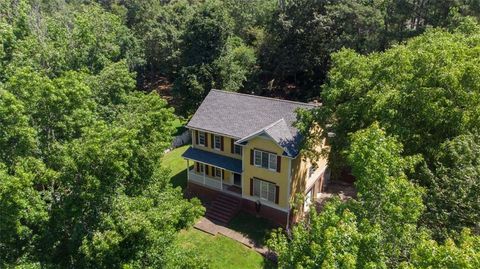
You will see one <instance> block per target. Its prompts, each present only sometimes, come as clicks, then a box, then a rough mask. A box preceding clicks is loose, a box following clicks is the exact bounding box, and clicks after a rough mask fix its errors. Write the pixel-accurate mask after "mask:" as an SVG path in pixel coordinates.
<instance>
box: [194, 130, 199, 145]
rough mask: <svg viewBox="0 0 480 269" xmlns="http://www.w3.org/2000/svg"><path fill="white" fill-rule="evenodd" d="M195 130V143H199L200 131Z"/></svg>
mask: <svg viewBox="0 0 480 269" xmlns="http://www.w3.org/2000/svg"><path fill="white" fill-rule="evenodd" d="M194 132H195V144H197V145H198V131H194Z"/></svg>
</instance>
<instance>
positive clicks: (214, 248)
mask: <svg viewBox="0 0 480 269" xmlns="http://www.w3.org/2000/svg"><path fill="white" fill-rule="evenodd" d="M188 147H189V145H186V146H183V147H180V148H176V149H174V150H172V151H170V152H168V153H167V154H165V156H164V157H163V160H162V162H163V165H164V166H165V167H168V168H170V169H171V173H172V179H171V182H172V184H173V185H174V186H180V187H182V188H183V189H184V188H185V187H186V185H187V171H186V168H187V162H186V161H185V160H184V159H183V158H182V154H183V153H184V152H185V150H187V148H188ZM229 227H230V228H231V229H234V230H237V231H238V232H241V233H245V234H248V235H249V236H251V237H252V239H254V240H259V242H261V243H262V242H263V240H264V237H265V234H266V232H265V231H266V229H267V227H269V226H268V223H267V222H266V221H265V220H262V219H256V218H255V216H250V215H248V214H242V213H241V214H239V215H238V216H237V217H235V218H234V219H233V220H232V222H231V224H230V225H229ZM177 243H178V244H179V245H180V246H181V247H183V248H185V249H191V250H193V251H195V252H196V253H197V254H199V255H200V256H202V257H203V258H206V259H207V260H208V261H209V263H210V265H211V268H222V269H223V268H242V269H243V268H245V269H249V268H274V267H273V266H272V265H271V264H270V262H268V261H267V260H266V259H264V258H263V256H262V255H260V254H259V253H257V252H256V251H255V250H252V249H250V248H248V247H246V246H244V245H243V244H241V243H238V242H237V241H235V240H232V239H230V238H228V237H225V236H222V235H217V236H212V235H210V234H207V233H204V232H201V231H199V230H196V229H194V228H191V229H189V230H186V231H182V232H180V234H179V235H178V240H177Z"/></svg>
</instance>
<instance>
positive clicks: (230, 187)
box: [223, 184, 242, 195]
mask: <svg viewBox="0 0 480 269" xmlns="http://www.w3.org/2000/svg"><path fill="white" fill-rule="evenodd" d="M223 185H224V188H226V189H227V191H231V192H234V193H236V194H240V195H242V188H240V187H239V186H235V185H226V184H223Z"/></svg>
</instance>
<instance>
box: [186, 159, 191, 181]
mask: <svg viewBox="0 0 480 269" xmlns="http://www.w3.org/2000/svg"><path fill="white" fill-rule="evenodd" d="M189 169H190V162H189V160H188V159H187V181H190V170H189Z"/></svg>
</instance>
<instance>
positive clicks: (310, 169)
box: [307, 165, 317, 178]
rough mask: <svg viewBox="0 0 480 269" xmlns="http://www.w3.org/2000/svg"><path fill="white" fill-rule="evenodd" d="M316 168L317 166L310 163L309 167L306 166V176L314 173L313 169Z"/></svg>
mask: <svg viewBox="0 0 480 269" xmlns="http://www.w3.org/2000/svg"><path fill="white" fill-rule="evenodd" d="M316 170H317V166H316V165H311V166H310V168H308V177H307V178H310V177H311V176H312V175H313V173H315V171H316Z"/></svg>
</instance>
